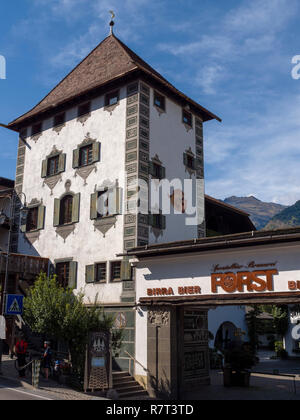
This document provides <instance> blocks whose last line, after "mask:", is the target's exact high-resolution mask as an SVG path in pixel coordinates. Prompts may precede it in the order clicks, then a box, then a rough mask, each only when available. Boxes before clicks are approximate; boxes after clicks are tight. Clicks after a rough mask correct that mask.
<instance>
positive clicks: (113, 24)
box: [109, 10, 116, 35]
mask: <svg viewBox="0 0 300 420" xmlns="http://www.w3.org/2000/svg"><path fill="white" fill-rule="evenodd" d="M109 13H110V14H111V21H110V24H109V26H110V35H112V34H113V33H114V26H115V21H114V18H115V17H116V15H115V14H114V12H113V11H112V10H110V11H109Z"/></svg>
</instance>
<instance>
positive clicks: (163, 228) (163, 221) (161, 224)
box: [160, 215, 167, 230]
mask: <svg viewBox="0 0 300 420" xmlns="http://www.w3.org/2000/svg"><path fill="white" fill-rule="evenodd" d="M160 219H161V220H160V227H161V229H162V230H166V226H167V224H166V216H163V215H161V216H160Z"/></svg>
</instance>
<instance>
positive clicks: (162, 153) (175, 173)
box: [150, 89, 197, 244]
mask: <svg viewBox="0 0 300 420" xmlns="http://www.w3.org/2000/svg"><path fill="white" fill-rule="evenodd" d="M153 101H154V90H153V89H151V95H150V121H151V123H150V138H151V140H150V160H151V159H152V158H154V157H155V155H158V157H159V159H160V161H161V162H162V165H163V166H164V167H165V168H166V178H167V179H168V180H169V181H172V180H173V179H179V180H181V181H182V185H183V182H184V180H185V179H190V175H189V174H188V173H187V172H186V170H185V166H184V164H183V153H185V152H186V150H188V149H189V148H191V149H192V151H193V153H194V154H195V151H196V150H195V149H196V134H195V118H193V128H192V129H191V130H189V131H187V129H186V127H185V125H184V124H183V123H182V107H181V106H179V105H178V104H176V103H175V102H173V101H172V100H170V99H169V98H166V112H165V113H162V114H160V113H159V112H158V111H157V109H156V108H155V107H154V106H153ZM193 179H194V180H195V175H193ZM195 199H196V198H195V195H194V200H195ZM194 205H195V204H194ZM170 207H171V214H170V215H167V219H166V230H165V231H164V232H162V236H160V237H159V238H156V237H155V236H154V235H153V233H151V230H150V244H152V243H163V242H172V241H178V240H184V239H192V238H197V226H196V225H195V226H187V225H186V224H185V220H186V215H185V214H183V215H176V214H172V213H174V209H173V207H172V205H171V206H170Z"/></svg>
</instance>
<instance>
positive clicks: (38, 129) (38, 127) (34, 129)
mask: <svg viewBox="0 0 300 420" xmlns="http://www.w3.org/2000/svg"><path fill="white" fill-rule="evenodd" d="M42 127H43V126H42V123H38V124H35V125H33V126H32V130H31V135H32V136H35V135H36V134H39V133H40V132H41V131H42Z"/></svg>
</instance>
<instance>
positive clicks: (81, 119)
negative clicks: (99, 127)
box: [77, 101, 92, 125]
mask: <svg viewBox="0 0 300 420" xmlns="http://www.w3.org/2000/svg"><path fill="white" fill-rule="evenodd" d="M85 105H88V108H89V110H88V112H86V113H84V114H80V112H79V111H80V107H83V106H85ZM91 116H92V102H91V101H87V102H83V103H81V104H80V105H79V106H78V108H77V122H80V123H81V124H82V125H85V123H86V122H87V120H88V119H89V118H90V117H91Z"/></svg>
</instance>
